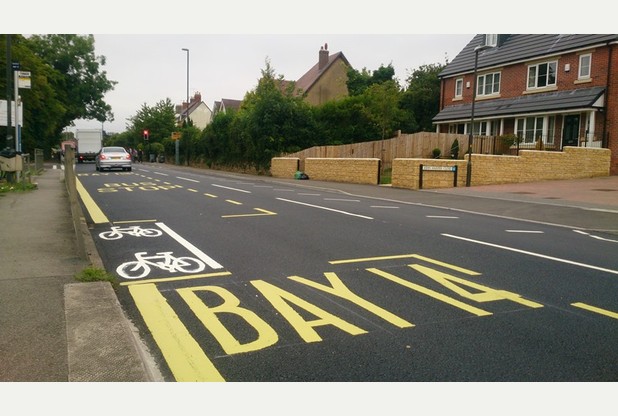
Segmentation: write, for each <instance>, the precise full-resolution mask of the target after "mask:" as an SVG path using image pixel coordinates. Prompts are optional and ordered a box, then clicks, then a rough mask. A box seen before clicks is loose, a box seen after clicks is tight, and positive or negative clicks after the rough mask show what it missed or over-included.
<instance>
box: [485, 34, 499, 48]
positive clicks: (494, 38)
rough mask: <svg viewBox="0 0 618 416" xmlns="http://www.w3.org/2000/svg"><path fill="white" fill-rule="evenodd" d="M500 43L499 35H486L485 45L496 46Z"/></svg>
mask: <svg viewBox="0 0 618 416" xmlns="http://www.w3.org/2000/svg"><path fill="white" fill-rule="evenodd" d="M497 44H498V35H497V34H496V35H485V45H487V46H496V45H497Z"/></svg>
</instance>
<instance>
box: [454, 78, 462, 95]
mask: <svg viewBox="0 0 618 416" xmlns="http://www.w3.org/2000/svg"><path fill="white" fill-rule="evenodd" d="M462 94H463V78H459V79H458V80H456V81H455V98H459V97H461V96H462Z"/></svg>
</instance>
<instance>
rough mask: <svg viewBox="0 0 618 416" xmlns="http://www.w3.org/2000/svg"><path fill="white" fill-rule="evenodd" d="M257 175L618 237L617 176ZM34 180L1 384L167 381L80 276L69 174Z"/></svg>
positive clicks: (9, 288) (10, 275) (7, 243)
mask: <svg viewBox="0 0 618 416" xmlns="http://www.w3.org/2000/svg"><path fill="white" fill-rule="evenodd" d="M149 165H150V168H154V167H157V168H161V169H168V168H169V169H172V168H173V169H187V170H193V169H194V168H189V167H178V166H173V165H164V164H147V163H144V164H143V165H140V166H143V167H147V166H149ZM209 172H210V173H214V174H225V175H229V174H227V173H224V172H218V173H217V172H214V171H209ZM238 176H245V177H246V176H247V175H238ZM251 178H253V179H255V180H264V181H274V182H279V183H281V182H283V183H287V184H289V185H293V186H302V187H310V188H320V189H331V190H333V191H336V192H341V193H345V194H349V195H359V196H364V197H369V198H376V199H380V200H391V201H400V202H404V203H409V204H418V205H425V206H437V207H444V208H445V209H452V210H462V211H470V212H476V213H479V214H483V215H501V216H507V217H512V218H517V219H523V220H526V221H540V222H547V223H552V224H556V225H561V226H568V227H574V228H580V229H586V230H596V231H603V232H607V233H613V234H617V235H618V176H611V177H603V178H593V179H581V180H570V181H549V182H538V183H530V184H513V185H491V186H479V187H470V188H449V189H440V190H423V191H410V190H403V189H394V188H391V187H388V186H370V185H355V184H343V183H332V182H317V181H312V180H308V181H298V180H294V179H289V180H288V179H283V180H282V179H274V178H269V177H253V176H252V177H251ZM33 181H34V182H37V183H38V189H37V190H34V191H30V192H25V193H22V192H9V193H6V194H0V236H1V238H0V332H1V336H0V382H6V381H78V382H87V381H109V382H118V381H162V377H161V374H160V373H159V371H158V369H157V368H156V365H155V364H154V360H153V359H152V357H151V356H150V354H149V353H148V351H147V349H146V347H145V346H144V345H142V343H141V341H140V340H139V337H138V336H137V334H136V330H135V329H134V327H133V325H132V323H131V322H130V321H129V320H128V319H127V316H126V315H125V313H124V312H123V310H122V308H121V306H120V304H119V302H118V299H117V297H116V294H115V292H114V290H113V289H112V287H111V286H110V285H109V283H102V282H95V283H78V282H76V281H75V280H74V275H75V274H76V273H78V272H80V271H81V270H83V269H84V268H85V267H87V266H89V265H91V264H92V265H101V263H100V259H99V258H98V254H97V253H96V248H95V246H94V243H93V241H92V239H91V237H90V233H89V231H88V229H87V226H86V224H85V220H84V219H83V218H81V219H80V224H81V226H80V230H78V232H80V233H82V235H83V236H84V244H85V247H78V242H77V240H79V239H77V238H76V234H75V229H74V226H73V224H74V222H73V218H72V216H71V210H70V204H69V199H68V194H67V190H66V186H65V183H64V172H63V171H62V170H61V169H59V168H58V166H56V168H54V167H53V165H49V164H48V165H46V169H45V170H44V172H43V173H42V175H40V176H36V177H34V178H33ZM84 252H85V253H87V256H84V255H83V254H81V253H84Z"/></svg>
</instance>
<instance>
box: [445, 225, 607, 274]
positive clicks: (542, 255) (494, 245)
mask: <svg viewBox="0 0 618 416" xmlns="http://www.w3.org/2000/svg"><path fill="white" fill-rule="evenodd" d="M442 235H443V236H445V237H449V238H455V239H458V240H463V241H468V242H470V243H475V244H481V245H485V246H489V247H495V248H499V249H502V250H508V251H513V252H515V253H521V254H526V255H528V256H533V257H540V258H542V259H546V260H552V261H557V262H560V263H566V264H571V265H573V266H579V267H585V268H587V269H592V270H598V271H601V272H606V273H611V274H618V270H612V269H606V268H604V267H598V266H593V265H591V264H585V263H579V262H576V261H573V260H567V259H561V258H559V257H553V256H547V255H545V254H540V253H534V252H532V251H526V250H520V249H518V248H513V247H507V246H502V245H499V244H493V243H488V242H485V241H479V240H473V239H471V238H466V237H460V236H457V235H451V234H442Z"/></svg>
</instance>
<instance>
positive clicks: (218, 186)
mask: <svg viewBox="0 0 618 416" xmlns="http://www.w3.org/2000/svg"><path fill="white" fill-rule="evenodd" d="M212 186H216V187H217V188H223V189H229V190H231V191H237V192H244V193H246V194H250V193H251V191H245V190H244V189H238V188H230V187H229V186H223V185H217V184H216V183H213V184H212Z"/></svg>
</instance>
